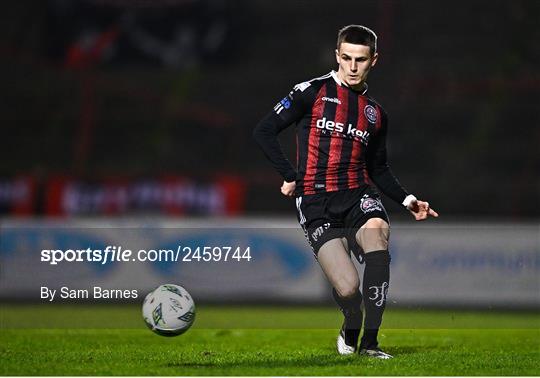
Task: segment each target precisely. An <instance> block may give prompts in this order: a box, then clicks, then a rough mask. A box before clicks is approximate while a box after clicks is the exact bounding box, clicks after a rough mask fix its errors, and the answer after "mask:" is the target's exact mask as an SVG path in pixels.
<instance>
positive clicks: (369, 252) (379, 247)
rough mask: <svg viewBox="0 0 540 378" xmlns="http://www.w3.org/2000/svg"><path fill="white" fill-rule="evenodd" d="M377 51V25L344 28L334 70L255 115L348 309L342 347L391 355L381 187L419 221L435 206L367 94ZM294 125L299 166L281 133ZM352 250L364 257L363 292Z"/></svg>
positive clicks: (259, 135)
mask: <svg viewBox="0 0 540 378" xmlns="http://www.w3.org/2000/svg"><path fill="white" fill-rule="evenodd" d="M377 58H378V54H377V36H376V35H375V33H374V32H373V31H372V30H370V29H368V28H367V27H364V26H360V25H349V26H346V27H344V28H343V29H341V30H340V31H339V33H338V40H337V48H336V61H337V64H338V70H337V72H336V71H331V72H330V73H328V74H326V75H324V76H321V77H318V78H315V79H312V80H309V81H306V82H303V83H300V84H298V85H296V86H295V87H294V89H293V90H292V91H291V92H290V93H289V94H288V95H287V96H286V97H285V98H283V100H281V101H280V102H279V103H278V104H277V105H276V106H275V107H274V110H273V111H271V112H270V113H269V114H268V115H267V116H266V117H265V118H263V119H262V120H261V121H260V122H259V124H258V125H257V127H256V128H255V130H254V137H255V140H256V141H257V142H258V144H259V145H260V146H261V148H262V150H263V152H264V153H265V155H266V157H267V158H268V159H269V160H270V162H271V163H272V165H273V166H274V168H275V169H276V170H277V171H278V172H279V173H280V174H281V176H282V177H283V179H284V181H283V185H282V186H281V192H282V193H283V194H284V195H285V196H296V208H297V215H298V221H299V222H300V225H301V226H302V228H303V230H304V233H305V235H306V237H307V239H308V242H309V244H310V246H311V248H312V249H313V252H314V253H315V257H316V259H317V261H318V263H319V264H320V266H321V268H322V270H323V272H324V274H325V275H326V277H327V279H328V280H329V282H330V284H331V285H332V287H333V296H334V299H335V301H336V302H337V304H338V305H339V307H340V309H341V311H342V313H343V315H344V322H343V325H342V328H341V330H340V332H339V335H338V339H337V350H338V353H340V354H342V355H346V354H352V353H355V352H356V351H358V352H359V353H360V354H362V355H366V356H370V357H375V358H381V359H387V358H392V356H391V355H389V354H388V353H385V352H383V351H382V350H381V349H380V348H379V345H378V341H377V333H378V330H379V327H380V325H381V322H382V316H383V312H384V308H385V304H386V294H387V291H388V286H389V278H390V268H389V264H390V254H389V252H388V237H389V224H388V216H387V214H386V211H385V209H384V207H383V204H382V203H381V200H380V197H379V194H378V193H379V192H378V190H377V188H378V189H379V190H380V191H382V192H383V193H384V194H386V195H387V196H389V197H390V198H391V199H393V200H394V201H397V202H398V203H400V204H402V205H403V206H404V207H405V208H406V209H407V210H409V211H410V212H411V213H412V215H413V216H414V217H415V219H416V220H424V219H426V218H428V217H430V216H431V217H437V216H438V214H437V213H436V212H435V211H434V210H433V209H431V208H430V206H429V204H428V202H425V201H420V200H418V199H417V198H416V197H415V196H414V195H412V194H410V193H409V192H407V191H406V190H405V189H404V188H403V187H402V186H401V184H400V183H399V182H398V180H397V179H396V178H395V177H394V175H393V173H392V171H391V170H390V167H389V165H388V161H387V158H386V134H387V132H388V118H387V115H386V113H385V111H384V109H383V108H382V107H381V105H379V104H378V103H377V102H376V101H375V100H373V98H371V97H370V96H369V95H368V93H367V92H368V86H367V83H366V79H367V76H368V73H369V71H370V70H371V68H372V67H373V66H375V64H376V63H377ZM293 123H295V124H296V129H297V162H296V169H294V168H293V166H292V165H291V163H290V162H289V161H288V160H287V158H286V157H285V154H284V153H283V151H282V149H281V146H280V144H279V142H278V139H277V136H278V134H279V133H280V132H281V131H282V130H284V129H285V128H286V127H288V126H290V125H291V124H293ZM349 250H351V251H353V252H354V254H355V256H357V255H361V256H362V258H360V257H357V258H359V260H360V259H362V260H364V262H365V264H366V267H365V270H364V276H363V281H362V292H360V290H359V286H360V282H359V274H358V271H357V270H356V268H355V266H354V264H353V261H352V258H351V256H350V253H349V252H348V251H349ZM362 301H363V302H364V304H363V306H364V310H365V319H363V313H362V311H361V304H362ZM362 325H363V326H364V332H363V334H362V338H361V340H360V345H358V339H359V337H360V331H361V328H362Z"/></svg>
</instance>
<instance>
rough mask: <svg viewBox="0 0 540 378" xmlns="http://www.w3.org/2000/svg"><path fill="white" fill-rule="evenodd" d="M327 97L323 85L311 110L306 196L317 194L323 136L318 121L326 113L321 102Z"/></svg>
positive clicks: (305, 177) (305, 180)
mask: <svg viewBox="0 0 540 378" xmlns="http://www.w3.org/2000/svg"><path fill="white" fill-rule="evenodd" d="M325 95H326V85H323V86H322V87H321V89H320V90H319V93H317V97H316V99H315V102H314V103H313V108H312V110H311V124H310V125H309V139H308V152H307V155H308V157H307V166H306V174H305V176H304V194H315V188H314V183H315V173H317V160H319V140H320V138H321V135H320V134H319V130H318V129H317V125H316V123H317V120H318V119H319V118H322V116H323V113H324V102H323V101H322V100H321V98H322V97H324V96H325Z"/></svg>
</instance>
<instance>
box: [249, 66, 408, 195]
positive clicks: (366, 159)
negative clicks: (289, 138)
mask: <svg viewBox="0 0 540 378" xmlns="http://www.w3.org/2000/svg"><path fill="white" fill-rule="evenodd" d="M292 124H296V128H297V130H296V132H297V133H296V135H297V154H296V169H294V168H293V166H292V165H291V163H290V162H289V161H288V160H287V158H286V157H285V155H284V153H283V151H282V149H281V146H280V145H279V142H278V140H277V135H278V134H279V133H280V132H281V131H282V130H284V129H285V128H287V127H288V126H290V125H292ZM387 127H388V120H387V115H386V113H385V111H384V110H383V108H382V107H381V106H380V105H379V104H378V103H377V102H376V101H375V100H373V99H372V98H371V97H370V96H368V94H367V85H365V88H364V90H363V91H361V92H359V91H355V90H353V89H352V88H350V87H348V86H346V85H345V84H343V83H341V81H340V80H339V79H338V77H337V74H336V73H335V72H334V71H332V72H330V73H329V74H327V75H324V76H321V77H318V78H315V79H312V80H310V81H306V82H303V83H300V84H298V85H296V86H295V87H294V88H293V90H292V91H291V92H290V93H289V94H288V95H287V96H286V97H285V98H283V99H282V100H281V101H280V102H279V103H278V104H277V105H276V106H275V107H274V109H273V111H272V112H270V114H268V115H267V116H266V117H265V118H264V119H263V120H261V122H259V124H258V125H257V127H256V128H255V131H254V136H255V139H256V140H257V142H258V143H259V144H260V146H261V147H262V149H263V151H264V152H265V154H266V156H267V157H268V158H269V160H270V161H271V163H272V164H273V165H274V167H275V168H276V169H277V171H278V172H279V173H280V174H281V175H282V176H283V178H284V179H285V181H288V182H291V181H294V180H296V195H309V194H316V193H323V192H333V191H338V190H347V189H355V188H358V187H362V186H366V185H371V184H372V183H375V185H376V186H377V187H379V189H381V191H383V193H385V194H387V195H388V196H389V197H390V198H392V199H394V200H396V201H397V202H400V203H401V202H402V201H403V199H404V198H405V197H406V196H407V194H408V193H407V192H406V191H405V190H404V189H403V187H402V186H401V185H400V184H399V182H398V181H397V179H396V178H395V177H394V175H393V174H392V172H391V170H390V168H389V166H388V163H387V158H386V132H387Z"/></svg>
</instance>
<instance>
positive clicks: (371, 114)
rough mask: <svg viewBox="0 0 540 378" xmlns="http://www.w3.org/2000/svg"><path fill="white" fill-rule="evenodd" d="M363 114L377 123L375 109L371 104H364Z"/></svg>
mask: <svg viewBox="0 0 540 378" xmlns="http://www.w3.org/2000/svg"><path fill="white" fill-rule="evenodd" d="M364 115H365V116H366V118H367V119H368V121H369V122H371V123H377V110H375V108H374V107H373V106H371V105H366V107H365V108H364Z"/></svg>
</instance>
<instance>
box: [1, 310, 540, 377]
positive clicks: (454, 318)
mask: <svg viewBox="0 0 540 378" xmlns="http://www.w3.org/2000/svg"><path fill="white" fill-rule="evenodd" d="M340 324H341V319H340V314H339V312H338V311H337V310H335V309H333V308H326V307H317V308H313V307H306V308H299V307H292V308H283V307H280V308H272V307H200V308H198V309H197V319H196V323H195V326H194V327H193V328H192V329H191V330H190V331H188V332H187V333H186V334H184V335H182V336H179V337H173V338H166V337H161V336H158V335H155V334H153V333H152V332H150V331H149V330H148V329H146V327H145V326H144V324H143V323H142V320H141V317H140V306H134V305H127V306H98V305H94V306H82V305H76V306H75V305H54V306H52V305H51V306H43V305H40V306H29V305H2V307H1V310H0V325H1V327H2V328H1V334H0V359H1V364H0V374H2V375H206V376H208V375H240V376H241V375H273V376H276V375H538V374H539V373H540V367H539V365H540V330H539V325H540V318H539V316H538V315H537V314H535V313H493V312H463V311H412V310H411V311H409V310H396V309H389V310H388V311H387V313H386V314H385V320H384V323H383V324H384V326H385V327H384V328H383V329H382V331H381V334H380V340H379V341H380V343H381V346H383V347H384V349H385V350H386V351H388V352H389V353H391V354H393V355H394V356H395V358H394V359H392V360H373V359H369V358H365V357H359V356H346V357H343V356H338V355H337V353H336V352H335V338H336V336H337V329H338V328H339V326H340ZM30 325H32V326H33V327H39V328H28V327H29V326H30ZM103 327H108V328H103ZM328 327H332V329H329V328H328ZM503 327H504V328H503Z"/></svg>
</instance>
